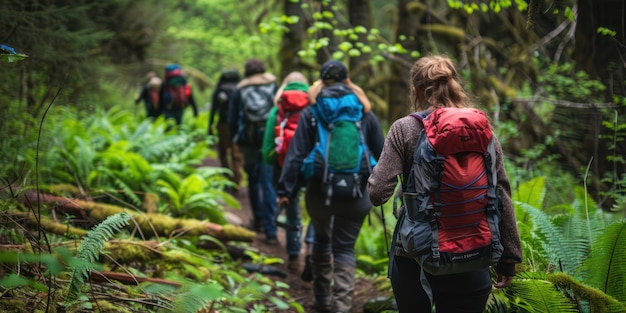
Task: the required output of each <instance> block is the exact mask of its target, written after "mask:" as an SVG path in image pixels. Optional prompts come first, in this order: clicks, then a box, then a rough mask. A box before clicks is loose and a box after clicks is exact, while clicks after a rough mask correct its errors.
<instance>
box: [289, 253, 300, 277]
mask: <svg viewBox="0 0 626 313" xmlns="http://www.w3.org/2000/svg"><path fill="white" fill-rule="evenodd" d="M287 270H288V271H289V273H291V274H297V273H299V272H300V259H299V258H298V256H297V255H293V256H292V255H290V256H289V261H288V262H287Z"/></svg>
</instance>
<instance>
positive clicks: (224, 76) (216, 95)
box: [208, 69, 243, 193]
mask: <svg viewBox="0 0 626 313" xmlns="http://www.w3.org/2000/svg"><path fill="white" fill-rule="evenodd" d="M240 80H241V77H240V75H239V71H237V70H235V69H227V70H224V71H222V73H221V74H220V78H219V80H218V82H217V86H216V88H215V91H214V92H213V96H212V97H211V112H210V113H209V127H208V128H209V129H208V134H209V135H213V134H214V132H215V128H217V136H218V150H217V152H218V156H219V160H220V165H221V166H222V167H223V168H227V169H229V170H230V171H231V172H232V175H231V176H230V180H231V181H232V182H233V184H234V187H233V188H229V189H230V190H231V191H233V192H234V193H237V192H238V190H239V185H240V183H241V174H242V173H241V171H242V170H243V168H242V167H243V157H242V156H241V152H240V151H239V147H238V146H237V145H236V144H235V143H233V141H232V136H231V135H230V131H229V126H228V104H229V100H230V97H231V94H232V93H233V91H234V90H235V89H236V88H237V83H239V81H240ZM216 113H217V114H216ZM216 115H217V127H216V126H215V123H214V121H215V118H216Z"/></svg>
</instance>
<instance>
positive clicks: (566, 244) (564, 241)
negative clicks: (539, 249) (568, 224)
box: [516, 202, 582, 275]
mask: <svg viewBox="0 0 626 313" xmlns="http://www.w3.org/2000/svg"><path fill="white" fill-rule="evenodd" d="M516 206H517V207H519V208H521V209H523V211H524V212H526V213H527V214H528V215H529V216H530V217H531V219H532V223H533V230H534V233H535V234H536V235H537V236H539V237H540V238H541V242H542V245H543V249H544V250H545V252H546V254H547V256H548V258H550V260H551V263H552V264H554V265H556V266H558V267H559V269H560V270H561V271H563V272H566V273H569V274H572V275H573V274H574V273H575V272H576V269H577V268H578V266H579V264H580V263H581V262H582V260H581V259H580V256H579V255H577V254H576V253H574V252H573V251H572V250H571V246H572V244H573V243H572V242H571V241H569V240H568V238H566V237H564V236H563V231H562V230H561V229H560V228H559V227H557V226H556V225H555V224H554V223H553V222H552V220H551V219H550V217H549V216H548V215H547V214H546V213H544V212H542V211H541V210H539V209H537V208H535V207H533V206H531V205H528V204H526V203H520V202H516Z"/></svg>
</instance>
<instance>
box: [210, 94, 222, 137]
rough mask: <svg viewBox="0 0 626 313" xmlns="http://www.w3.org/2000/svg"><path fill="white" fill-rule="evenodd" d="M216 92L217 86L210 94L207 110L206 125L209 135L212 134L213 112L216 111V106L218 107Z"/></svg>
mask: <svg viewBox="0 0 626 313" xmlns="http://www.w3.org/2000/svg"><path fill="white" fill-rule="evenodd" d="M218 92H219V88H216V89H215V91H213V94H212V95H211V110H210V111H209V127H208V134H209V135H213V121H215V112H217V108H218V107H219V105H218V100H217V94H218Z"/></svg>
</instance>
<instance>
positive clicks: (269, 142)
mask: <svg viewBox="0 0 626 313" xmlns="http://www.w3.org/2000/svg"><path fill="white" fill-rule="evenodd" d="M276 114H278V106H274V107H273V108H272V109H271V110H270V113H269V115H268V116H267V122H265V133H263V146H262V147H261V154H262V155H263V162H265V163H267V164H269V165H276V162H277V155H276V142H275V141H274V137H276V135H275V130H274V128H275V126H276Z"/></svg>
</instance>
